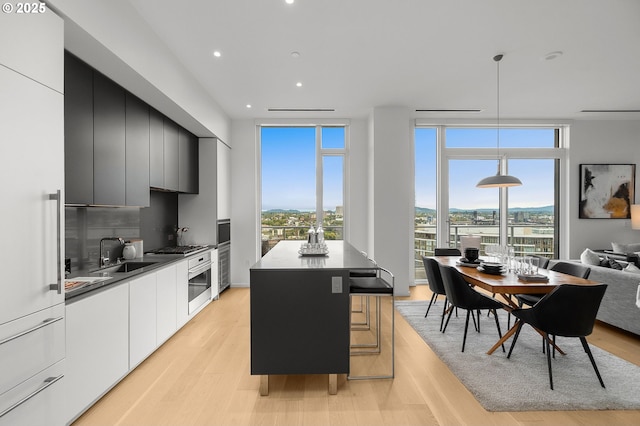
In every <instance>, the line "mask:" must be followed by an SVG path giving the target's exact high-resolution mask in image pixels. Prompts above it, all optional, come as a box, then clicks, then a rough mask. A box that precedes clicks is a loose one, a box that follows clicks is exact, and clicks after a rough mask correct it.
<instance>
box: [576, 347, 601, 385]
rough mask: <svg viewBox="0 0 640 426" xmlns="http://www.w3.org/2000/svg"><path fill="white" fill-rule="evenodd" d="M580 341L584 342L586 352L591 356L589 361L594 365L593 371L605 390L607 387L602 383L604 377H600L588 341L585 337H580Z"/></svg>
mask: <svg viewBox="0 0 640 426" xmlns="http://www.w3.org/2000/svg"><path fill="white" fill-rule="evenodd" d="M580 341H581V342H582V347H583V348H584V351H585V352H586V353H587V355H589V360H590V361H591V365H593V369H594V370H595V372H596V376H598V380H599V381H600V386H602V387H603V388H604V387H605V386H604V382H603V381H602V376H600V371H598V367H597V366H596V360H595V359H593V354H592V353H591V349H590V348H589V343H587V339H586V338H585V337H580Z"/></svg>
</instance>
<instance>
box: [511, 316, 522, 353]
mask: <svg viewBox="0 0 640 426" xmlns="http://www.w3.org/2000/svg"><path fill="white" fill-rule="evenodd" d="M523 324H524V323H523V322H522V321H520V322H518V325H517V327H518V328H517V329H516V334H515V335H514V336H513V340H512V341H511V347H510V348H509V354H507V358H511V352H513V347H514V346H515V345H516V340H518V336H519V335H520V330H521V329H522V325H523ZM514 327H516V326H515V325H514Z"/></svg>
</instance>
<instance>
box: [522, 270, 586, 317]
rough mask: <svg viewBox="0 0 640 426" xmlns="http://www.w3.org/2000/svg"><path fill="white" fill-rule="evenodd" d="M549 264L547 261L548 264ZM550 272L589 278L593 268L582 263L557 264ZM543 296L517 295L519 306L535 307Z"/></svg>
mask: <svg viewBox="0 0 640 426" xmlns="http://www.w3.org/2000/svg"><path fill="white" fill-rule="evenodd" d="M548 263H549V262H548V261H547V264H548ZM549 270H550V271H556V272H562V273H563V274H568V275H573V276H574V277H579V278H584V279H587V278H589V274H590V273H591V268H590V267H588V266H585V265H583V264H581V263H573V262H557V263H556V264H555V265H553V266H552V267H551V268H549ZM542 296H543V295H540V294H516V299H518V305H520V306H522V305H527V306H533V305H535V304H536V303H538V301H540V299H541V298H542Z"/></svg>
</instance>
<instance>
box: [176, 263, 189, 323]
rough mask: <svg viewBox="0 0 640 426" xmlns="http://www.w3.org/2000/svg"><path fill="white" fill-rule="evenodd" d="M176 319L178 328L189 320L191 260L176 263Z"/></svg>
mask: <svg viewBox="0 0 640 426" xmlns="http://www.w3.org/2000/svg"><path fill="white" fill-rule="evenodd" d="M176 315H177V317H176V320H177V326H178V328H181V327H182V326H183V325H185V324H186V323H187V321H189V261H188V260H183V261H182V262H180V263H178V264H177V265H176Z"/></svg>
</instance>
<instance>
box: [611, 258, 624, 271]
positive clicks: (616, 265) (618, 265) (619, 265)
mask: <svg viewBox="0 0 640 426" xmlns="http://www.w3.org/2000/svg"><path fill="white" fill-rule="evenodd" d="M609 268H611V269H617V270H618V271H622V265H621V264H619V263H618V262H616V261H615V260H613V259H609Z"/></svg>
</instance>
